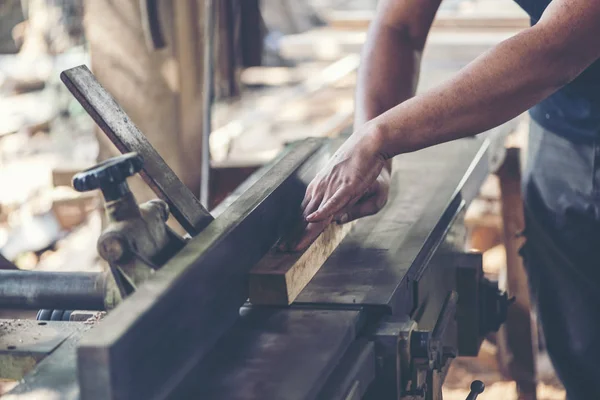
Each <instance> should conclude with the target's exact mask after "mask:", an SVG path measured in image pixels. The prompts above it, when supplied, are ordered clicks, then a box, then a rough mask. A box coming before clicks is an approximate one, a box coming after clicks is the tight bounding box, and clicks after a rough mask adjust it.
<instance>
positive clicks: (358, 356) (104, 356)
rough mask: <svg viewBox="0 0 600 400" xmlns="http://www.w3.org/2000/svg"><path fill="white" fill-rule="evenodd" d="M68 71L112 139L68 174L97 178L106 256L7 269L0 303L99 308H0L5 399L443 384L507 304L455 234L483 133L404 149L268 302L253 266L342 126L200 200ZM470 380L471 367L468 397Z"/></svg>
mask: <svg viewBox="0 0 600 400" xmlns="http://www.w3.org/2000/svg"><path fill="white" fill-rule="evenodd" d="M61 78H62V80H63V82H64V83H65V84H66V86H67V87H68V88H69V90H70V91H71V92H72V93H73V95H74V96H75V97H76V98H77V100H78V101H79V102H80V103H81V104H82V105H83V107H84V108H85V109H86V111H87V112H88V113H89V114H90V115H91V117H92V118H93V119H94V120H95V122H96V123H97V124H98V125H99V126H100V128H101V129H102V130H103V131H104V132H105V133H106V134H107V135H108V137H109V138H110V139H111V140H112V142H113V143H114V144H115V145H116V146H117V148H118V149H119V150H120V151H121V152H122V153H123V155H122V156H119V157H116V158H113V159H110V160H107V161H105V162H103V163H101V164H99V165H97V166H95V167H93V168H91V169H89V170H87V171H82V172H81V173H80V174H78V175H76V176H75V178H74V181H73V185H74V187H75V189H76V190H80V191H87V190H97V189H99V190H101V191H102V193H103V196H104V200H105V209H106V214H107V218H108V221H109V222H108V224H107V227H106V229H105V230H104V232H103V234H102V235H101V237H100V238H99V240H98V251H99V254H100V255H101V256H102V257H103V258H104V259H105V260H106V261H107V263H108V265H109V268H107V270H106V271H105V272H103V273H83V272H81V273H66V272H65V273H51V272H35V271H0V277H2V278H1V281H0V306H1V307H3V308H11V309H40V308H41V309H50V310H55V312H58V313H59V314H60V315H66V314H65V313H64V312H63V311H58V310H106V311H107V314H106V316H105V317H104V318H103V319H101V320H100V321H99V322H96V323H89V321H86V322H78V321H76V319H77V318H73V317H71V318H63V319H69V321H55V320H50V321H33V320H19V321H12V320H3V321H0V332H1V335H2V336H1V337H0V375H2V377H3V378H9V379H17V380H19V383H18V385H17V386H16V387H15V388H13V389H12V390H11V391H10V392H9V393H8V394H7V395H6V398H7V399H9V400H13V399H127V400H132V399H144V400H147V399H167V398H169V399H170V398H173V399H188V398H193V399H206V400H209V399H219V400H236V399H238V400H242V399H243V400H249V399H261V400H267V399H268V400H271V399H272V400H288V399H289V400H307V399H323V400H357V399H378V400H384V399H441V398H442V394H441V386H442V383H443V382H444V379H445V376H446V373H447V371H448V368H449V366H450V364H451V362H452V360H453V359H454V358H455V357H457V356H475V355H477V353H478V351H479V348H480V345H481V342H482V340H483V338H484V337H485V336H486V334H488V333H489V332H492V331H495V330H497V329H498V328H499V326H500V324H502V322H503V321H504V320H505V318H506V309H507V307H508V306H509V304H510V300H509V299H508V298H507V295H506V293H503V292H500V291H499V290H498V287H497V284H496V283H494V282H491V281H488V280H487V279H485V278H484V277H483V272H482V259H481V255H480V254H475V253H469V252H465V248H466V241H467V232H466V228H465V226H464V215H465V208H466V207H467V205H468V204H469V203H470V201H471V200H472V199H473V198H474V197H475V196H476V194H477V192H478V190H479V188H480V186H481V184H482V183H483V181H484V179H485V178H486V176H487V174H488V156H487V150H488V146H489V141H488V139H487V138H486V137H485V135H480V136H479V137H474V138H467V139H463V140H458V141H455V142H451V143H446V144H443V145H439V146H435V147H432V148H429V149H425V150H422V151H418V152H415V153H410V154H406V155H402V156H401V157H397V159H395V160H394V176H393V179H394V182H393V185H392V192H391V194H390V198H389V201H388V204H387V205H386V207H385V208H384V209H383V210H382V211H381V212H380V213H378V214H377V215H374V216H371V217H367V218H363V219H361V220H359V221H357V222H356V223H355V225H354V226H353V227H352V229H351V230H350V231H349V233H347V235H346V236H345V237H343V238H341V239H340V242H339V244H338V245H337V246H333V248H331V249H330V250H329V251H321V250H319V249H315V247H314V246H311V247H310V248H309V249H308V250H307V252H309V251H310V252H313V253H315V254H316V255H315V254H311V255H310V257H309V256H306V257H307V258H306V260H308V261H307V262H305V266H307V267H306V268H307V269H308V270H310V269H311V268H312V269H313V270H314V271H315V272H314V274H312V275H310V274H309V276H308V277H307V278H306V277H305V280H306V282H305V284H303V285H302V286H301V287H300V288H299V289H298V293H296V294H295V295H294V296H293V299H291V298H288V300H289V301H284V302H283V303H281V302H278V301H273V302H268V301H267V302H265V303H264V304H263V303H262V302H260V301H252V296H251V295H250V293H249V275H250V274H251V271H252V270H253V268H254V267H255V266H256V265H257V264H258V263H260V262H261V260H264V258H265V257H266V256H269V257H271V258H275V259H277V257H280V256H278V255H277V254H275V253H274V250H273V248H274V246H275V245H276V243H277V241H278V240H279V238H281V236H282V235H284V234H285V233H286V231H287V230H289V229H290V226H292V224H293V223H294V222H295V221H296V219H297V212H298V210H299V207H300V202H301V200H302V198H303V196H304V191H305V188H306V186H307V184H308V183H309V182H310V180H311V178H312V177H314V176H315V174H316V173H317V171H318V170H319V169H320V168H321V167H322V166H323V165H324V163H325V162H326V161H327V159H328V158H329V157H330V156H331V155H332V154H333V152H334V151H335V149H336V148H337V147H338V146H339V145H340V144H341V143H342V140H343V139H317V138H309V139H306V140H303V141H299V142H295V143H292V144H290V145H288V146H287V148H286V149H285V150H284V151H283V152H282V153H281V154H280V155H279V156H278V157H277V158H276V159H275V160H274V161H273V162H271V163H269V164H268V165H266V166H264V167H262V168H261V169H259V170H258V171H257V172H255V173H254V174H253V175H252V176H251V177H250V178H249V179H247V180H246V181H245V182H244V183H242V184H241V185H240V186H239V187H238V189H236V190H235V191H234V192H233V193H232V194H231V195H230V196H229V197H228V198H227V199H226V200H225V201H223V202H222V203H221V204H220V205H219V206H217V207H216V208H215V209H214V210H213V211H212V215H211V214H210V213H208V212H207V211H206V210H205V209H204V208H203V207H202V205H201V204H200V202H199V201H198V199H197V198H196V197H195V196H194V195H193V194H192V193H191V192H190V191H189V190H188V189H187V188H186V187H185V186H184V185H183V183H182V182H181V181H180V180H179V179H178V178H177V177H176V176H175V174H174V173H173V171H172V170H171V169H170V168H169V167H168V166H167V165H166V164H165V163H164V161H163V160H162V158H161V157H160V156H159V155H158V153H157V152H156V151H155V150H154V149H153V148H152V146H151V145H150V144H149V143H148V141H147V140H146V138H145V137H144V136H143V134H142V133H141V132H140V131H139V130H138V129H137V128H136V127H135V125H134V124H133V123H132V122H131V121H130V120H129V118H128V117H127V115H126V114H125V113H124V111H123V110H122V109H121V108H120V107H119V105H118V104H117V103H116V102H115V100H114V99H113V98H112V97H111V96H110V95H109V94H108V93H107V92H106V91H105V90H104V89H103V88H102V87H101V86H100V84H99V83H98V82H97V81H96V79H95V78H94V76H93V75H92V73H91V72H90V71H89V70H88V69H87V68H86V67H85V66H80V67H76V68H73V69H70V70H67V71H65V72H63V73H62V75H61ZM166 134H168V133H166ZM138 172H139V173H140V175H141V176H142V178H143V179H144V180H145V182H146V183H148V184H149V185H150V187H151V188H152V189H153V190H154V191H155V193H156V194H157V197H158V199H156V200H153V201H150V202H147V203H145V204H141V205H138V204H137V203H136V201H135V198H134V196H133V195H132V193H131V191H130V190H129V188H128V186H127V178H128V177H129V176H132V175H134V174H136V173H138ZM170 215H172V216H173V217H174V218H175V219H176V220H177V221H178V222H179V224H180V225H181V226H182V227H183V228H184V229H185V230H186V231H187V233H188V234H187V235H185V236H181V235H178V234H177V233H175V232H174V231H173V230H171V229H170V228H169V226H168V225H167V223H166V221H167V219H168V218H169V216H170ZM317 240H319V239H317ZM324 247H327V243H325V245H324ZM304 256H305V254H296V255H293V256H290V255H281V257H283V258H284V259H285V257H288V258H289V257H292V258H294V257H295V258H294V260H296V261H298V260H299V259H301V258H302V257H304ZM319 257H321V258H322V259H319ZM306 260H305V261H306ZM311 262H312V263H313V264H315V263H319V265H316V267H315V265H312V266H311ZM321 264H322V265H321ZM319 267H320V268H319ZM296 275H298V276H300V275H302V274H296ZM313 275H314V276H313ZM298 276H291V277H289V276H286V277H285V279H283V281H285V282H287V283H288V284H289V282H291V281H293V280H295V279H300V278H298ZM271 278H272V279H273V282H275V281H277V282H279V283H280V282H281V281H282V279H281V277H275V278H273V277H271ZM286 280H287V281H286ZM270 282H271V281H268V280H267V281H266V283H265V285H269V284H270ZM249 298H250V300H249ZM257 303H258V304H257ZM288 303H291V304H288ZM52 314H54V312H53V313H52ZM75 314H77V313H73V314H71V315H75ZM79 314H80V315H81V314H82V313H79ZM83 314H84V315H85V313H83ZM51 319H57V318H51ZM481 391H483V384H482V383H481V382H479V381H475V382H474V383H473V385H472V392H471V394H470V395H469V397H468V399H471V400H473V399H475V398H476V397H477V395H478V393H480V392H481Z"/></svg>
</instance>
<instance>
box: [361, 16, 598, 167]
mask: <svg viewBox="0 0 600 400" xmlns="http://www.w3.org/2000/svg"><path fill="white" fill-rule="evenodd" d="M561 46H562V47H561ZM567 53H568V51H565V46H564V43H553V42H552V40H550V39H549V38H548V37H547V30H545V29H542V28H540V29H537V28H535V27H534V28H531V29H528V30H526V31H523V32H522V33H520V34H518V35H516V36H515V37H513V38H511V39H509V40H507V41H505V42H503V43H500V44H499V45H497V46H496V47H495V48H493V49H492V50H490V51H488V52H487V53H486V54H484V55H482V56H480V57H479V58H478V59H476V60H475V61H474V62H472V63H471V64H469V65H468V66H467V67H465V68H464V69H463V70H462V71H460V72H459V73H458V74H457V76H456V77H454V78H453V79H451V80H449V81H448V82H446V83H445V84H443V85H441V86H439V87H438V88H436V89H434V90H431V91H428V92H426V93H424V94H422V95H419V96H416V97H413V98H412V99H410V100H407V101H405V102H404V103H402V104H400V105H398V106H396V107H394V108H392V109H390V110H389V111H387V112H386V113H384V114H382V115H381V116H379V117H378V118H376V119H375V120H373V121H372V123H373V125H374V126H376V127H377V128H376V130H377V132H378V136H379V140H380V141H381V147H382V152H383V153H384V155H385V156H386V157H392V156H394V155H396V154H401V153H405V152H409V151H414V150H418V149H421V148H424V147H427V146H431V145H434V144H438V143H442V142H446V141H450V140H454V139H458V138H461V137H465V136H471V135H474V134H478V133H481V132H483V131H486V130H488V129H491V128H493V127H495V126H498V125H500V124H502V123H504V122H506V121H508V120H510V119H512V118H514V117H516V116H517V115H519V114H520V113H522V112H524V111H526V110H527V109H528V108H530V107H531V106H533V105H534V104H536V103H538V102H539V101H541V100H542V99H544V98H545V97H547V96H548V95H550V94H552V93H553V92H554V91H556V90H557V89H558V88H560V87H561V86H562V85H564V84H565V83H567V82H568V81H569V80H570V79H573V78H574V77H575V76H576V75H577V74H578V73H579V72H581V70H583V69H584V68H585V67H586V66H587V65H583V64H586V62H584V61H582V60H573V57H575V58H576V57H577V56H576V55H574V54H573V55H571V54H567ZM592 61H593V60H590V61H589V63H591V62H592ZM589 63H587V64H588V65H589ZM574 64H577V65H575V66H574Z"/></svg>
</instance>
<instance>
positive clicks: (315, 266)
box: [249, 221, 356, 305]
mask: <svg viewBox="0 0 600 400" xmlns="http://www.w3.org/2000/svg"><path fill="white" fill-rule="evenodd" d="M355 222H356V221H352V222H350V223H347V224H344V225H339V224H336V223H332V224H330V225H329V226H328V227H327V228H325V230H324V231H323V233H321V234H320V235H319V236H318V237H317V239H315V241H314V242H313V243H312V244H311V245H310V246H309V247H308V248H307V249H306V250H305V251H303V252H295V253H289V252H281V251H279V250H277V249H276V248H275V247H274V248H273V249H271V251H270V252H269V253H267V255H265V257H263V258H262V259H261V260H260V262H259V263H258V264H256V266H254V268H253V269H252V270H251V271H250V279H249V284H250V301H251V302H252V303H253V304H271V305H288V304H291V303H292V302H293V301H294V299H295V298H296V297H297V296H298V295H299V294H300V292H301V291H302V289H304V287H305V286H306V285H307V284H308V282H310V280H311V279H312V277H313V276H314V275H315V274H316V273H317V271H318V270H319V268H321V266H322V265H323V264H324V263H325V261H326V260H327V258H329V256H330V255H331V253H333V251H334V250H335V249H336V247H337V246H338V245H339V244H340V242H341V241H342V239H344V237H346V235H347V234H348V232H350V230H351V229H352V227H353V226H354V223H355Z"/></svg>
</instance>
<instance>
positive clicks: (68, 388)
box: [2, 322, 92, 400]
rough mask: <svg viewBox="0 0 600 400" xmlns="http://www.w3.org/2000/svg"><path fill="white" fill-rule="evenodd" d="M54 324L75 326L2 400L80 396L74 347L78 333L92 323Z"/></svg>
mask: <svg viewBox="0 0 600 400" xmlns="http://www.w3.org/2000/svg"><path fill="white" fill-rule="evenodd" d="M47 324H48V325H51V324H52V323H51V322H48V323H47ZM55 324H62V325H61V326H63V325H64V326H66V325H65V324H67V325H71V326H76V330H75V331H74V333H73V334H71V335H70V336H69V337H67V338H66V339H65V340H64V341H63V342H62V344H61V345H60V346H58V347H57V348H56V349H54V351H53V352H52V354H51V355H50V356H48V357H46V358H44V359H43V360H42V361H41V362H40V363H39V364H38V365H37V366H36V368H35V369H34V370H33V371H32V372H31V373H29V374H27V375H26V376H25V378H24V379H23V380H22V381H21V382H19V385H17V386H16V387H15V388H13V389H12V390H11V391H10V392H8V393H7V394H5V395H4V396H2V399H3V400H4V399H6V400H40V399H53V400H54V399H60V400H79V399H80V391H79V384H78V382H77V360H76V346H77V343H78V342H79V340H80V338H81V335H82V334H83V333H84V332H86V331H87V330H89V329H90V328H91V327H92V325H86V324H81V323H68V322H56V323H55Z"/></svg>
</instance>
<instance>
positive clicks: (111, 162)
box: [73, 152, 144, 202]
mask: <svg viewBox="0 0 600 400" xmlns="http://www.w3.org/2000/svg"><path fill="white" fill-rule="evenodd" d="M143 164H144V162H143V160H142V157H141V156H140V155H139V154H138V153H135V152H132V153H127V154H123V155H121V156H118V157H113V158H109V159H108V160H106V161H103V162H101V163H100V164H98V165H96V166H94V167H91V168H88V169H86V170H85V171H82V172H80V173H78V174H77V175H75V176H74V177H73V188H75V190H77V191H78V192H88V191H91V190H96V189H100V190H102V194H103V195H104V199H105V200H106V201H107V202H108V201H114V200H118V199H120V198H122V197H123V196H125V195H126V194H127V193H130V191H129V186H127V178H129V177H130V176H133V175H135V174H136V173H138V172H139V171H140V170H141V169H142V166H143Z"/></svg>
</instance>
